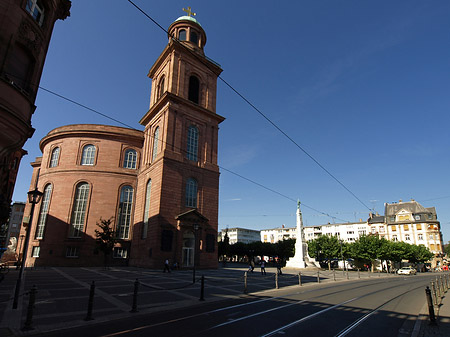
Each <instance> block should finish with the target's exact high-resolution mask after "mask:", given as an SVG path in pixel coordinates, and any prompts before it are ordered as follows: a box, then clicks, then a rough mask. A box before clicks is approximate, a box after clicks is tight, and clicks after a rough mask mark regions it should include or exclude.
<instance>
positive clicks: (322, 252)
mask: <svg viewBox="0 0 450 337" xmlns="http://www.w3.org/2000/svg"><path fill="white" fill-rule="evenodd" d="M308 252H309V256H311V257H314V258H316V259H318V260H327V262H328V269H331V260H333V259H340V256H341V245H340V243H339V240H338V238H337V237H336V236H328V235H321V236H319V237H318V238H317V239H314V240H312V241H309V242H308Z"/></svg>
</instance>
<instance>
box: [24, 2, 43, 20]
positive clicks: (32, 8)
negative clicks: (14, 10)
mask: <svg viewBox="0 0 450 337" xmlns="http://www.w3.org/2000/svg"><path fill="white" fill-rule="evenodd" d="M26 10H27V12H28V13H30V15H31V16H32V17H33V18H34V19H35V20H36V22H37V23H38V25H39V26H42V23H43V22H44V6H42V1H41V0H27V6H26Z"/></svg>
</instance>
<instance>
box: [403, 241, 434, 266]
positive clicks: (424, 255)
mask: <svg viewBox="0 0 450 337" xmlns="http://www.w3.org/2000/svg"><path fill="white" fill-rule="evenodd" d="M410 249H411V252H412V254H410V258H409V262H411V263H419V262H425V261H428V260H429V259H431V258H432V257H433V256H434V254H433V253H432V252H430V250H429V249H428V248H427V247H425V246H424V245H410Z"/></svg>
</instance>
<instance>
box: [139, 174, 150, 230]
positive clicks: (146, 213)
mask: <svg viewBox="0 0 450 337" xmlns="http://www.w3.org/2000/svg"><path fill="white" fill-rule="evenodd" d="M151 191H152V180H151V179H149V180H148V181H147V187H146V189H145V207H144V226H143V227H142V236H141V237H142V238H143V239H145V238H146V237H147V231H148V217H149V214H150V197H151Z"/></svg>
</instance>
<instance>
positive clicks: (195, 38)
mask: <svg viewBox="0 0 450 337" xmlns="http://www.w3.org/2000/svg"><path fill="white" fill-rule="evenodd" d="M189 41H191V42H192V43H194V44H197V43H198V35H197V33H196V32H194V31H191V36H190V38H189Z"/></svg>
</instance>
